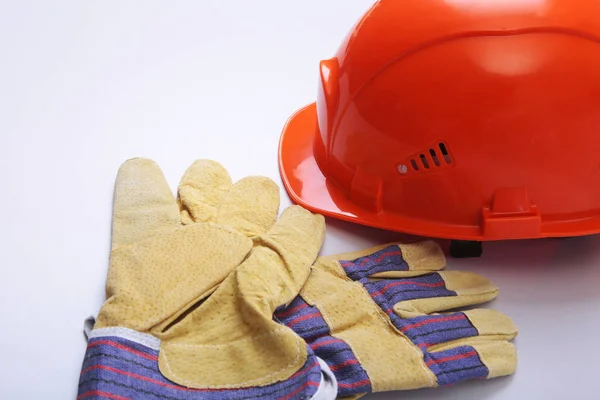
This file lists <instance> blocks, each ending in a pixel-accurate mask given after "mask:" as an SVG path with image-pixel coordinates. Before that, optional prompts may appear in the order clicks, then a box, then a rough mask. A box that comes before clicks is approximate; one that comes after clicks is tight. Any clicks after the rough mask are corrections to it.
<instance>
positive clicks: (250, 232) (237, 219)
mask: <svg viewBox="0 0 600 400" xmlns="http://www.w3.org/2000/svg"><path fill="white" fill-rule="evenodd" d="M278 212H279V187H278V186H277V184H276V183H275V182H274V181H273V180H271V179H269V178H265V177H257V176H256V177H254V176H253V177H247V178H244V179H241V180H240V181H238V182H236V183H235V184H234V185H233V187H232V188H231V190H230V191H229V192H228V193H227V195H226V196H225V198H224V199H223V202H222V203H221V205H220V207H219V210H218V216H217V222H218V223H220V224H223V225H228V226H230V227H232V228H233V229H235V230H237V231H239V232H241V233H243V234H244V235H246V236H249V237H252V236H258V235H262V234H263V233H265V232H266V231H267V230H269V229H270V228H271V227H272V226H273V224H274V223H275V221H276V220H277V214H278Z"/></svg>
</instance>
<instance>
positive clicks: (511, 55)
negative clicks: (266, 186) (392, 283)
mask: <svg viewBox="0 0 600 400" xmlns="http://www.w3.org/2000/svg"><path fill="white" fill-rule="evenodd" d="M599 16H600V1H598V0H577V1H573V0H404V1H397V0H381V1H378V2H376V3H375V4H374V5H373V6H372V8H370V9H369V11H368V12H367V13H366V14H365V15H364V16H363V17H362V18H361V19H360V20H359V21H358V23H357V24H356V25H355V26H354V27H353V28H352V30H351V31H350V33H349V34H348V35H347V37H346V38H345V40H344V42H343V43H342V45H341V47H340V48H339V50H338V52H337V54H336V55H335V57H333V58H331V59H329V60H325V61H322V62H321V63H320V71H319V72H320V77H319V88H318V93H317V99H316V102H315V103H313V104H310V105H308V106H307V107H305V108H302V109H301V110H299V111H298V112H296V113H295V114H294V115H293V116H292V117H291V118H290V120H289V121H288V122H287V124H286V126H285V128H284V130H283V133H282V137H281V141H280V147H279V168H280V172H281V175H282V179H283V182H284V185H285V187H286V190H287V191H288V193H289V194H290V196H291V197H292V199H293V200H294V201H295V202H297V203H299V204H301V205H302V206H304V207H306V208H308V209H310V210H312V211H315V212H319V213H322V214H324V215H327V216H331V217H335V218H339V219H343V220H347V221H351V222H355V223H358V224H363V225H367V226H372V227H377V228H382V229H387V230H393V231H400V232H405V233H410V234H415V235H419V236H429V237H437V238H447V239H456V240H467V241H487V240H500V239H524V238H541V237H565V236H580V235H587V234H593V233H598V232H600V18H599Z"/></svg>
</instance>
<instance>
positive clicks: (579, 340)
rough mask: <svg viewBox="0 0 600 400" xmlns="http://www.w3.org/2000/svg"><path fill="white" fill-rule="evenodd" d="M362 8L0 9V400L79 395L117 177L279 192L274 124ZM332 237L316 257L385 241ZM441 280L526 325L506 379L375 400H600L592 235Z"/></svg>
mask: <svg viewBox="0 0 600 400" xmlns="http://www.w3.org/2000/svg"><path fill="white" fill-rule="evenodd" d="M370 5H371V1H370V0H352V1H349V0H335V1H334V0H328V1H322V0H303V1H281V0H279V1H275V0H269V1H266V0H261V1H252V2H251V1H243V0H238V1H232V0H228V1H224V0H218V1H217V0H210V1H209V0H202V1H162V2H160V1H149V0H144V1H79V0H78V1H62V2H49V1H41V0H40V1H36V2H34V1H24V0H18V1H12V2H9V1H2V0H0V184H1V187H0V210H1V221H0V250H1V251H0V255H1V258H0V264H1V266H2V267H1V268H2V269H1V271H2V274H1V277H0V307H1V308H0V310H1V314H0V316H1V320H0V328H1V330H0V398H1V399H74V398H75V396H76V390H77V380H78V374H79V371H80V365H81V362H82V358H83V355H84V351H85V342H84V337H83V334H82V326H83V320H84V318H85V317H87V316H88V315H90V314H95V313H96V312H97V311H98V308H99V307H100V305H101V303H102V301H103V296H104V282H105V277H106V272H107V261H108V251H109V247H108V245H109V239H110V237H109V236H110V217H111V205H112V195H113V192H112V190H113V184H114V178H115V175H116V172H117V169H118V167H119V165H120V164H121V163H122V162H123V161H125V160H126V159H128V158H131V157H138V156H142V157H149V158H152V159H154V160H156V161H157V162H158V163H159V165H160V166H161V167H162V168H163V170H164V173H165V175H166V176H167V178H168V180H169V182H170V184H171V185H172V187H173V190H175V188H176V185H177V183H178V181H179V179H180V177H181V174H182V173H183V172H184V170H185V169H186V168H187V166H188V165H189V164H191V163H192V162H193V160H195V159H197V158H209V159H214V160H217V161H219V162H221V163H222V164H223V165H224V166H225V167H226V168H227V169H228V170H229V171H230V172H231V174H232V176H233V177H234V178H235V179H239V178H241V177H243V176H246V175H250V174H251V175H255V174H261V175H267V176H269V177H271V178H273V179H274V180H276V181H277V182H280V177H279V174H278V170H277V145H278V140H279V135H280V132H281V128H282V126H283V124H284V123H285V121H286V119H287V118H288V116H289V115H290V114H291V113H293V112H294V111H295V110H296V109H297V108H299V107H301V106H303V105H305V104H307V103H309V102H312V101H313V100H314V99H315V96H316V82H317V65H318V61H319V60H321V59H324V58H329V57H331V56H332V55H333V53H334V52H335V50H336V49H337V47H338V45H339V44H340V42H341V40H342V38H343V37H344V36H345V35H346V33H347V31H348V29H349V28H350V27H351V26H352V24H353V23H354V22H355V21H356V20H357V19H358V18H359V17H360V16H361V15H362V13H363V12H364V11H365V10H366V9H367V8H368V7H369V6H370ZM424 17H425V16H424ZM282 195H283V201H282V208H283V207H285V206H287V205H288V204H289V200H288V198H287V196H286V194H285V192H284V191H283V190H282ZM328 222H329V225H328V233H327V238H326V242H325V246H324V248H323V254H330V253H334V252H340V251H348V250H355V249H359V248H362V247H364V246H367V245H370V244H379V243H381V242H382V241H384V240H389V239H392V238H394V237H396V235H395V234H393V233H390V232H379V231H376V230H373V229H366V228H361V227H358V226H352V225H350V224H346V223H341V222H336V221H331V220H330V221H328ZM448 268H449V269H468V270H472V271H477V272H479V273H481V274H483V275H485V276H487V277H489V278H490V279H492V280H493V281H494V282H495V283H496V284H497V285H498V286H499V287H500V296H499V298H498V299H497V300H496V301H494V302H492V303H490V304H487V305H486V306H487V307H494V308H497V309H500V310H502V311H504V312H506V313H507V314H509V315H510V316H511V317H512V318H513V319H514V320H515V322H516V323H517V325H518V326H519V328H520V336H519V337H518V339H517V340H516V342H515V343H516V344H517V346H518V351H519V367H518V371H517V374H516V375H515V376H513V377H511V378H505V379H497V380H492V381H487V382H474V383H466V384H461V385H458V386H456V387H451V388H442V389H437V390H420V391H412V392H402V393H400V392H397V393H392V394H386V395H383V394H380V395H373V396H370V397H371V398H379V399H383V398H399V399H562V398H573V399H575V398H576V399H598V398H600V394H599V393H597V391H598V389H597V388H598V375H599V374H598V372H600V367H599V361H598V360H599V359H600V346H598V344H597V340H598V338H600V322H599V320H600V318H599V317H600V311H599V308H600V288H599V286H600V285H599V284H600V238H598V237H588V238H580V239H571V240H542V241H535V242H505V243H495V244H488V245H486V247H485V254H484V257H483V258H481V259H470V260H453V259H451V260H449V267H448ZM398 373H402V371H398Z"/></svg>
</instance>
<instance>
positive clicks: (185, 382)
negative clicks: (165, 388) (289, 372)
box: [160, 328, 300, 389]
mask: <svg viewBox="0 0 600 400" xmlns="http://www.w3.org/2000/svg"><path fill="white" fill-rule="evenodd" d="M284 330H287V328H283V329H276V330H273V331H269V332H267V333H266V334H263V335H258V336H253V337H251V338H249V339H242V340H238V341H234V342H231V343H240V342H244V341H248V340H252V339H256V338H259V337H263V336H267V335H269V334H271V333H273V332H279V331H284ZM172 346H181V347H222V346H226V345H186V344H173V345H172ZM167 352H168V351H167V349H166V348H164V347H163V348H162V349H161V354H160V356H161V358H162V359H163V361H164V363H165V366H166V367H167V370H168V371H169V374H170V375H171V376H173V377H174V378H176V379H177V381H178V382H181V383H183V384H185V385H187V386H190V387H193V386H194V385H195V382H192V381H188V380H186V379H183V378H181V377H180V376H179V375H177V374H176V373H174V372H173V370H172V369H171V366H170V364H169V360H168V357H167V355H166V353H167ZM299 359H300V339H299V338H298V337H296V358H295V359H294V360H293V361H292V362H290V363H289V364H288V365H286V366H285V367H282V368H281V369H279V370H278V371H275V372H272V373H270V374H268V375H265V376H261V377H259V378H256V379H252V380H249V381H245V382H239V383H237V384H235V385H223V386H210V385H209V386H204V387H203V388H206V389H237V388H239V387H240V386H245V385H249V384H252V383H254V382H257V381H261V380H264V379H267V378H270V377H272V376H274V375H277V374H279V373H280V372H282V371H284V370H286V369H288V368H290V367H291V366H293V365H295V364H297V363H298V360H299Z"/></svg>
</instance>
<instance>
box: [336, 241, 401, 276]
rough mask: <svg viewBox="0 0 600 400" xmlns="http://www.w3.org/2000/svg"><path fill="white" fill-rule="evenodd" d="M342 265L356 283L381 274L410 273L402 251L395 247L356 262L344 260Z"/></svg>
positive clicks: (360, 258) (341, 262)
mask: <svg viewBox="0 0 600 400" xmlns="http://www.w3.org/2000/svg"><path fill="white" fill-rule="evenodd" d="M340 265H341V266H342V268H344V271H345V272H346V275H348V277H349V278H350V279H352V280H354V281H359V280H361V279H365V278H367V277H369V276H370V275H373V274H376V273H379V272H387V271H408V263H407V262H406V261H405V260H404V258H403V257H402V251H401V250H400V248H399V247H398V246H393V245H392V246H388V247H386V248H384V249H381V250H379V251H377V252H375V253H372V254H369V255H367V256H364V257H359V258H357V259H354V260H342V261H340Z"/></svg>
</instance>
